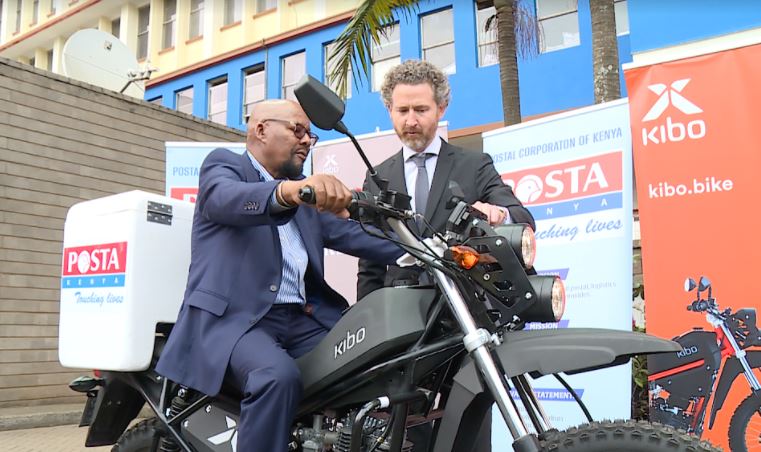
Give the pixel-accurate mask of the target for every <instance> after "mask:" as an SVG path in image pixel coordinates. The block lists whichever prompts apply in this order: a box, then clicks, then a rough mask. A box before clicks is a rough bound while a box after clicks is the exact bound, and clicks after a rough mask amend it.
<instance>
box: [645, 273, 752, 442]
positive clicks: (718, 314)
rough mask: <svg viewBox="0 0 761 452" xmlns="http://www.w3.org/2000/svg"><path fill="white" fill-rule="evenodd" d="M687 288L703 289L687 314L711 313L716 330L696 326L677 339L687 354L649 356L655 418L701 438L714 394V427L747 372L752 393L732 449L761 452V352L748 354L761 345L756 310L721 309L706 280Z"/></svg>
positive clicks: (738, 416) (736, 423)
mask: <svg viewBox="0 0 761 452" xmlns="http://www.w3.org/2000/svg"><path fill="white" fill-rule="evenodd" d="M684 289H685V291H686V292H692V291H694V290H695V289H697V291H696V296H695V299H694V300H693V301H692V303H690V304H689V305H688V306H687V310H688V311H693V312H697V313H703V314H705V316H706V320H707V321H708V323H710V324H711V325H712V326H713V331H706V330H703V329H702V328H695V329H693V330H692V331H690V332H687V333H685V334H682V335H681V336H678V337H676V338H674V339H673V340H674V341H676V342H678V343H679V344H681V345H682V350H681V351H679V352H676V353H664V354H661V355H653V356H650V357H648V367H649V370H650V376H649V377H648V382H649V388H650V420H651V421H653V422H660V423H663V424H667V425H671V426H674V427H677V428H680V429H683V430H686V431H687V432H690V433H694V434H695V435H698V436H700V435H701V434H702V433H703V426H704V421H705V416H706V413H707V404H708V401H709V399H710V398H711V396H712V395H713V402H712V404H711V416H710V420H709V423H708V428H709V429H711V428H713V424H714V421H715V420H716V414H717V413H718V412H719V410H721V409H722V407H723V405H724V401H725V399H726V398H727V394H728V393H729V390H730V388H731V387H732V385H733V384H734V382H735V380H736V379H737V377H738V376H739V375H740V374H743V375H744V376H745V378H746V380H748V384H749V385H750V388H751V393H750V395H748V397H746V398H745V400H743V401H742V403H740V405H738V406H737V408H736V409H735V412H734V414H733V415H732V419H731V421H730V424H729V446H730V448H731V450H732V451H733V452H746V451H748V450H749V449H751V450H756V449H761V383H759V381H758V378H757V377H756V376H755V375H754V374H753V369H754V368H761V351H760V350H746V349H748V348H750V347H757V346H759V345H761V333H759V331H758V328H757V327H756V310H755V309H753V308H744V309H740V310H738V311H736V312H734V313H733V312H732V310H731V308H727V309H724V310H721V309H719V305H718V303H717V302H716V299H715V298H714V297H713V294H712V288H711V282H710V281H709V280H708V278H706V277H701V278H700V280H699V282H698V283H695V281H694V280H693V279H691V278H689V279H687V280H686V281H685V287H684ZM720 371H721V376H720V377H719V379H718V383H717V382H716V380H717V378H716V377H717V376H718V375H719V372H720Z"/></svg>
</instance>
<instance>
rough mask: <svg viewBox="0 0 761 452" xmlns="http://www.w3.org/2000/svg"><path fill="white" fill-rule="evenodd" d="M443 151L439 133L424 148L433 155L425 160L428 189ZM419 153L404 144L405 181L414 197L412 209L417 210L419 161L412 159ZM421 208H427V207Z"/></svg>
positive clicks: (409, 193) (408, 192) (408, 191)
mask: <svg viewBox="0 0 761 452" xmlns="http://www.w3.org/2000/svg"><path fill="white" fill-rule="evenodd" d="M440 151H441V138H439V136H438V135H436V137H435V138H434V139H433V141H431V144H429V145H428V147H427V148H425V149H423V152H427V153H429V154H433V155H431V157H428V159H427V160H426V161H425V170H426V171H427V172H428V190H430V189H431V182H432V181H433V173H434V171H436V162H438V161H439V152H440ZM417 154H419V153H418V152H416V151H413V150H412V149H411V148H409V147H408V146H407V145H403V146H402V157H404V181H405V183H406V185H407V194H408V195H410V197H412V200H411V201H410V204H411V206H410V207H411V208H412V211H413V212H415V211H416V210H415V183H416V182H417V163H415V161H414V160H412V159H411V157H412V156H415V155H417ZM421 210H423V211H424V210H425V207H424V208H423V209H421Z"/></svg>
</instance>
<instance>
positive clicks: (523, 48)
mask: <svg viewBox="0 0 761 452" xmlns="http://www.w3.org/2000/svg"><path fill="white" fill-rule="evenodd" d="M513 21H514V23H515V49H516V50H517V51H518V55H519V56H521V57H523V58H526V59H528V58H531V57H535V56H537V55H539V36H540V34H541V33H542V30H541V26H540V24H539V20H537V17H536V13H535V12H534V10H533V9H531V7H529V6H527V5H526V4H525V3H524V2H522V1H521V0H515V1H514V3H513ZM497 22H498V21H497V14H492V15H491V16H489V18H488V19H486V23H484V31H486V32H489V31H493V32H494V33H496V32H497Z"/></svg>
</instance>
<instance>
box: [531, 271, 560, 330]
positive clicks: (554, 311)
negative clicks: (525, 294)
mask: <svg viewBox="0 0 761 452" xmlns="http://www.w3.org/2000/svg"><path fill="white" fill-rule="evenodd" d="M529 281H530V282H531V287H533V288H534V293H535V294H536V300H534V303H533V304H532V305H531V307H530V308H528V309H527V310H526V311H524V312H523V314H522V315H521V317H522V318H523V320H525V321H527V322H559V321H560V319H561V318H562V317H563V312H565V285H564V284H563V280H562V279H560V278H559V277H557V276H544V275H542V276H529Z"/></svg>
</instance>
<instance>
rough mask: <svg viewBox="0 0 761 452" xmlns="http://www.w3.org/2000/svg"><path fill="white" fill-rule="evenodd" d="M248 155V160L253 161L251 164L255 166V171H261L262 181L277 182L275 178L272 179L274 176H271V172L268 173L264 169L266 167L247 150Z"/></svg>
mask: <svg viewBox="0 0 761 452" xmlns="http://www.w3.org/2000/svg"><path fill="white" fill-rule="evenodd" d="M246 155H248V159H249V160H251V164H252V165H254V169H255V170H257V171H259V174H260V175H261V176H262V179H264V180H265V181H272V180H275V178H274V177H272V174H270V173H269V171H267V170H266V169H265V168H264V165H262V164H261V163H259V161H258V160H256V158H254V154H252V153H251V152H249V151H248V149H246Z"/></svg>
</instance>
